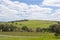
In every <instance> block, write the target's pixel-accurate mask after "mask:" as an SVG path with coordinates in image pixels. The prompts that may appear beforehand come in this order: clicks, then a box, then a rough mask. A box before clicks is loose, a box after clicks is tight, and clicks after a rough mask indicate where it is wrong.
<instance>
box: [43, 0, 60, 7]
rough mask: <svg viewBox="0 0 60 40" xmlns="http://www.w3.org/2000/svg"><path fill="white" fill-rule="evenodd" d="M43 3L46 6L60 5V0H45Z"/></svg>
mask: <svg viewBox="0 0 60 40" xmlns="http://www.w3.org/2000/svg"><path fill="white" fill-rule="evenodd" d="M42 4H43V5H46V6H56V7H60V0H44V1H43V2H42Z"/></svg>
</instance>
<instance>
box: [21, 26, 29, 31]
mask: <svg viewBox="0 0 60 40" xmlns="http://www.w3.org/2000/svg"><path fill="white" fill-rule="evenodd" d="M21 29H22V30H24V31H29V29H28V27H27V26H23V27H22V28H21Z"/></svg>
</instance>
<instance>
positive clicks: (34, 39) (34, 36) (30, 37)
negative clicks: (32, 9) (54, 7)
mask: <svg viewBox="0 0 60 40" xmlns="http://www.w3.org/2000/svg"><path fill="white" fill-rule="evenodd" d="M5 23H8V24H13V25H15V26H17V27H22V26H27V27H29V28H36V27H41V28H48V27H49V25H52V24H56V23H57V22H55V21H44V20H29V21H23V22H14V23H11V22H3V23H2V24H5ZM0 35H11V36H17V37H8V36H0V40H60V37H56V36H54V33H47V32H45V33H40V32H0Z"/></svg>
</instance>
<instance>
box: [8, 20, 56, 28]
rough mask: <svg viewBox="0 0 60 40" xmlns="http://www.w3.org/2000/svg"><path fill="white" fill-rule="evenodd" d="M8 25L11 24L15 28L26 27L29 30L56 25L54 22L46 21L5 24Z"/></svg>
mask: <svg viewBox="0 0 60 40" xmlns="http://www.w3.org/2000/svg"><path fill="white" fill-rule="evenodd" d="M7 23H8V24H13V25H15V26H17V27H22V26H27V27H29V28H36V27H41V28H47V27H49V25H52V24H56V23H57V22H56V21H46V20H29V21H22V22H21V21H20V22H18V21H17V22H7Z"/></svg>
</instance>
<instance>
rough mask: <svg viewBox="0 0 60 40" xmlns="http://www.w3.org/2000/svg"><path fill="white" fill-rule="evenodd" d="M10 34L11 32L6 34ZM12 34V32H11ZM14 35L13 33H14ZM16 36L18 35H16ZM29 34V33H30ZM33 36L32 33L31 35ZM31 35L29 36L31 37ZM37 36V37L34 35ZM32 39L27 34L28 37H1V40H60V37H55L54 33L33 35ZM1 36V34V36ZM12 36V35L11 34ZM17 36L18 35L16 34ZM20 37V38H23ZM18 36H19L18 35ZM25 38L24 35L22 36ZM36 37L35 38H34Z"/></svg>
mask: <svg viewBox="0 0 60 40" xmlns="http://www.w3.org/2000/svg"><path fill="white" fill-rule="evenodd" d="M6 33H9V32H5V34H6ZM10 33H11V32H10ZM12 34H13V32H12ZM15 34H16V33H15ZM28 34H29V33H28ZM30 34H31V33H30ZM30 34H29V35H28V36H30ZM33 34H36V35H37V36H36V35H33ZM33 34H31V35H33V36H31V37H28V36H27V35H26V33H24V36H26V37H0V40H60V37H55V36H54V34H53V33H33ZM0 35H1V34H0ZM10 35H11V34H10ZM16 35H17V34H16ZM21 35H22V34H21ZM21 35H19V36H21ZM17 36H18V35H17ZM22 36H23V35H22ZM34 37H35V38H34Z"/></svg>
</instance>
